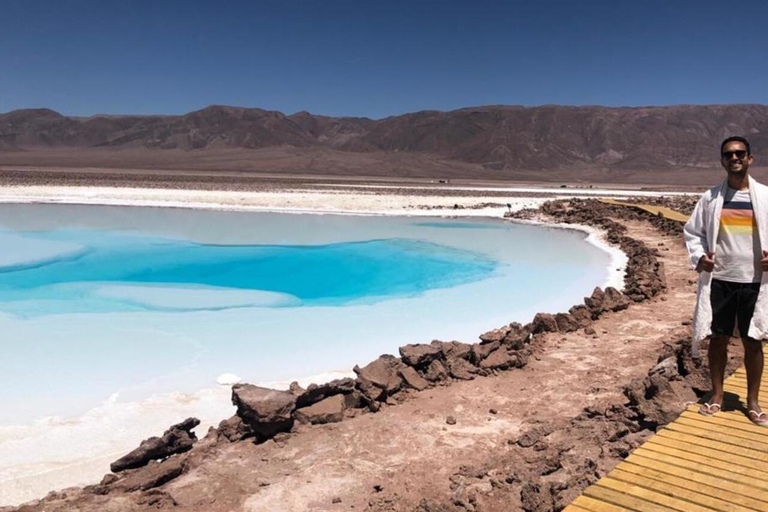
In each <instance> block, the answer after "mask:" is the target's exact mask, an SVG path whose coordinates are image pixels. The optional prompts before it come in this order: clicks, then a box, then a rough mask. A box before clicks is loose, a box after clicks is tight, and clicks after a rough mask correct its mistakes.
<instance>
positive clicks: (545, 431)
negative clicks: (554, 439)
mask: <svg viewBox="0 0 768 512" xmlns="http://www.w3.org/2000/svg"><path fill="white" fill-rule="evenodd" d="M551 433H552V427H551V426H549V425H536V426H534V427H532V428H530V429H528V430H526V431H525V432H524V433H523V435H521V436H520V438H519V439H518V440H517V444H518V445H520V446H521V447H523V448H528V447H530V446H533V445H534V444H536V443H537V442H539V440H540V439H542V438H544V437H547V436H548V435H549V434H551Z"/></svg>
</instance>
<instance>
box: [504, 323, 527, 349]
mask: <svg viewBox="0 0 768 512" xmlns="http://www.w3.org/2000/svg"><path fill="white" fill-rule="evenodd" d="M530 334H531V326H530V324H528V325H520V324H519V323H517V322H512V323H511V324H509V328H508V330H507V335H506V336H505V337H504V340H503V341H502V343H503V344H504V345H506V346H508V347H509V348H511V349H514V350H518V349H521V348H523V346H524V345H525V344H526V342H527V341H528V339H529V337H530Z"/></svg>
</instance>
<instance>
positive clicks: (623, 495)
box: [584, 475, 712, 512]
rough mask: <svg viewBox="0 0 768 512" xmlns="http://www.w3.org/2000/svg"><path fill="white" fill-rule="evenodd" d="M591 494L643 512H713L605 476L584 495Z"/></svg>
mask: <svg viewBox="0 0 768 512" xmlns="http://www.w3.org/2000/svg"><path fill="white" fill-rule="evenodd" d="M587 491H591V492H590V494H589V495H590V496H602V497H603V499H605V500H606V501H611V502H612V503H616V504H618V505H622V506H627V507H630V508H636V509H637V510H638V511H642V512H646V511H648V512H651V511H653V512H656V511H661V510H663V511H665V512H669V511H670V510H677V511H679V512H712V509H708V508H706V507H702V506H700V505H696V504H695V503H691V502H689V501H685V500H681V499H677V498H674V497H672V496H667V495H666V494H662V493H658V492H656V491H652V490H650V489H644V488H642V487H638V486H636V485H632V484H628V483H626V482H621V481H619V480H614V479H613V478H611V477H610V475H608V476H604V477H603V478H601V479H600V480H598V481H597V483H595V484H594V485H592V486H591V487H588V488H587V489H586V491H584V493H585V494H586V493H587Z"/></svg>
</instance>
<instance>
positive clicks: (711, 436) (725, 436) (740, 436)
mask: <svg viewBox="0 0 768 512" xmlns="http://www.w3.org/2000/svg"><path fill="white" fill-rule="evenodd" d="M714 428H715V427H711V428H707V426H706V425H705V424H704V423H699V424H694V425H689V424H686V423H683V422H681V421H675V422H674V423H670V424H669V425H667V426H666V427H664V430H665V431H667V432H679V433H681V434H688V435H692V436H696V437H700V438H702V439H705V440H707V441H715V442H718V443H725V444H730V445H733V446H738V447H741V448H748V449H754V450H755V451H758V452H762V453H768V437H765V436H761V435H760V434H757V433H752V432H744V431H737V430H735V429H728V428H727V427H724V428H723V430H724V431H722V432H718V431H717V430H714ZM729 430H731V431H730V432H729Z"/></svg>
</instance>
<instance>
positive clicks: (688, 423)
mask: <svg viewBox="0 0 768 512" xmlns="http://www.w3.org/2000/svg"><path fill="white" fill-rule="evenodd" d="M697 416H699V417H700V418H701V419H699V418H694V419H692V418H689V417H688V416H683V415H681V416H680V417H679V418H677V420H675V422H674V423H670V424H669V425H667V427H668V428H669V429H670V430H681V429H682V427H690V428H692V429H694V431H696V430H701V431H703V432H702V434H700V435H704V432H706V433H712V434H713V435H714V434H718V435H722V436H725V437H736V438H739V439H748V440H750V441H753V442H756V443H760V444H764V445H766V446H768V433H766V435H761V434H759V433H757V432H755V431H754V430H753V429H748V430H747V429H741V428H734V427H732V426H731V425H728V424H723V423H724V422H722V421H717V420H716V419H714V418H710V417H706V416H702V415H701V414H698V415H697ZM706 420H709V421H706ZM712 420H714V421H712ZM691 433H693V432H691Z"/></svg>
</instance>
